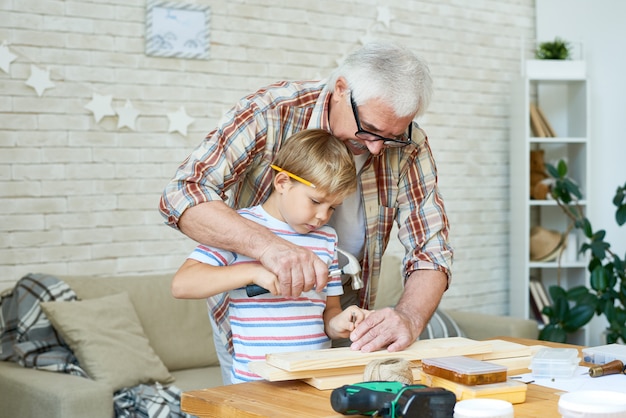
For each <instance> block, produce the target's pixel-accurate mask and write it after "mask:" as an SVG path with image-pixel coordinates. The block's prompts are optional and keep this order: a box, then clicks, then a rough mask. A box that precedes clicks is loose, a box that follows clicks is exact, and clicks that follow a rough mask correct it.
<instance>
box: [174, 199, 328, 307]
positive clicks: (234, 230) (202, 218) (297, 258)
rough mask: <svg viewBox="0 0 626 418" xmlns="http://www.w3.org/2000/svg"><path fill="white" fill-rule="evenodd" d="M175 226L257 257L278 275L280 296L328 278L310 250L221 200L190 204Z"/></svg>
mask: <svg viewBox="0 0 626 418" xmlns="http://www.w3.org/2000/svg"><path fill="white" fill-rule="evenodd" d="M215 219H219V222H215V221H214V220H215ZM178 227H179V228H180V229H181V231H182V232H183V233H184V234H186V235H187V236H189V237H190V238H192V239H194V240H196V241H197V242H201V243H203V244H207V245H211V246H214V247H218V248H223V249H225V250H229V251H235V252H237V253H239V254H245V255H247V256H249V257H252V258H254V259H256V260H259V261H260V262H261V264H263V266H265V268H267V269H268V270H269V271H271V272H272V273H274V274H275V275H276V276H278V281H279V282H280V294H281V295H283V296H287V297H290V296H292V297H297V296H300V294H301V293H302V292H303V291H308V290H311V289H313V287H315V288H316V289H323V288H324V286H326V282H327V281H328V266H327V265H326V263H324V262H323V261H322V260H321V259H320V258H319V257H318V256H317V255H315V254H314V253H313V252H312V251H310V250H308V249H306V248H303V247H300V246H298V245H296V244H292V243H290V242H288V241H286V240H284V239H282V238H280V237H278V236H277V235H276V234H274V233H273V232H271V231H270V230H269V229H267V228H266V227H264V226H262V225H259V224H257V223H256V222H252V221H250V220H248V219H245V218H243V217H242V216H239V214H238V213H237V212H236V211H235V210H233V209H232V208H230V207H228V206H227V205H226V204H225V203H224V202H222V201H212V202H205V203H201V204H199V205H196V206H192V207H190V208H189V209H187V210H186V211H185V212H183V214H182V215H181V217H180V220H179V222H178Z"/></svg>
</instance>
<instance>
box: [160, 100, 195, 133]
mask: <svg viewBox="0 0 626 418" xmlns="http://www.w3.org/2000/svg"><path fill="white" fill-rule="evenodd" d="M167 117H168V118H169V119H170V129H169V130H168V132H175V131H178V132H180V133H181V134H182V135H183V136H187V126H189V125H191V124H192V123H193V121H194V120H195V119H193V118H191V117H189V115H187V112H186V111H185V108H184V107H181V108H179V109H178V111H176V112H172V113H168V114H167Z"/></svg>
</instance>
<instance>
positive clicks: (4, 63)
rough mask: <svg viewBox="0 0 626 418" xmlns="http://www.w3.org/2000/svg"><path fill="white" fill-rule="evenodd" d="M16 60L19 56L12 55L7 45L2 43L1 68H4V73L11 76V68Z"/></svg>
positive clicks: (0, 50) (0, 48)
mask: <svg viewBox="0 0 626 418" xmlns="http://www.w3.org/2000/svg"><path fill="white" fill-rule="evenodd" d="M16 58H17V55H14V54H12V53H11V50H10V49H9V47H7V43H6V42H2V45H0V68H2V71H4V72H5V73H7V74H9V66H10V65H11V63H12V62H13V61H15V59H16Z"/></svg>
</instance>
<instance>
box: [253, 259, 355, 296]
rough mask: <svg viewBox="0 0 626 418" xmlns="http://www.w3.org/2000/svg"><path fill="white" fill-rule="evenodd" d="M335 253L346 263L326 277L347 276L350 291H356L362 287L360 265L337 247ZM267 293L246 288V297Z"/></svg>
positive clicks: (256, 286)
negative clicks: (350, 281)
mask: <svg viewBox="0 0 626 418" xmlns="http://www.w3.org/2000/svg"><path fill="white" fill-rule="evenodd" d="M337 252H338V253H339V254H341V255H343V256H344V257H345V258H346V259H347V260H348V262H347V263H346V265H344V266H343V268H342V269H337V270H331V271H330V272H329V273H328V275H329V276H330V277H337V276H341V275H342V274H345V275H348V276H350V277H351V278H352V289H354V290H358V289H361V288H362V287H363V280H362V279H361V265H360V264H359V260H357V259H356V257H355V256H353V255H352V254H350V253H349V252H346V251H344V250H342V249H341V248H339V247H337ZM264 293H269V290H267V289H265V288H263V287H261V286H259V285H258V284H249V285H247V286H246V294H247V295H248V297H252V296H258V295H262V294H264Z"/></svg>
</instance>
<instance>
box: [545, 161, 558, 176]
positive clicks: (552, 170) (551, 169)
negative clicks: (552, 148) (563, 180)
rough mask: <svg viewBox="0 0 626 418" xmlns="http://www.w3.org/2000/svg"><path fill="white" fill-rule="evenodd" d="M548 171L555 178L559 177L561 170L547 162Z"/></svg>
mask: <svg viewBox="0 0 626 418" xmlns="http://www.w3.org/2000/svg"><path fill="white" fill-rule="evenodd" d="M546 171H547V172H548V174H549V175H550V177H552V178H555V179H557V178H559V172H558V171H557V169H556V168H555V167H554V166H553V165H552V164H550V163H546Z"/></svg>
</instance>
